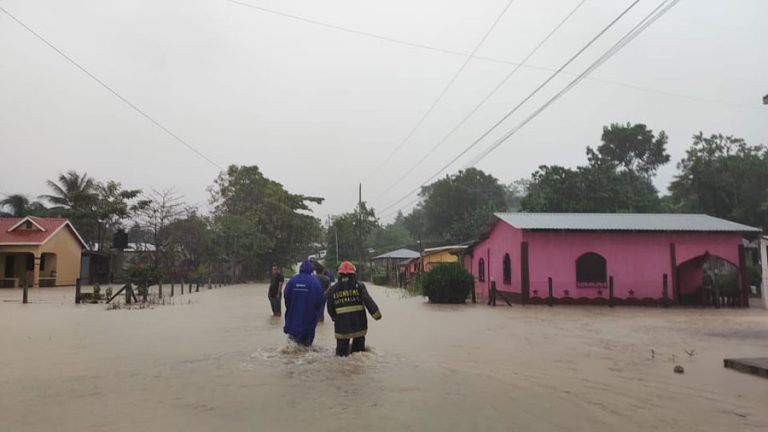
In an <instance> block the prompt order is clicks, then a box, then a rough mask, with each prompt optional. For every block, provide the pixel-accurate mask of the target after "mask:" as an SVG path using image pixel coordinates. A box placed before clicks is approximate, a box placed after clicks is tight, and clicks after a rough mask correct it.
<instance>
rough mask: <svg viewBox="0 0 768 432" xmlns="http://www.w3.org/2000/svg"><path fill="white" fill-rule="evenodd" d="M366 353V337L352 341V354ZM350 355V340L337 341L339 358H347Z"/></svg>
mask: <svg viewBox="0 0 768 432" xmlns="http://www.w3.org/2000/svg"><path fill="white" fill-rule="evenodd" d="M363 351H365V336H360V337H356V338H354V339H352V352H353V353H356V352H363ZM349 353H350V349H349V339H336V355H337V356H339V357H346V356H348V355H349Z"/></svg>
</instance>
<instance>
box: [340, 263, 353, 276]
mask: <svg viewBox="0 0 768 432" xmlns="http://www.w3.org/2000/svg"><path fill="white" fill-rule="evenodd" d="M339 273H341V274H355V273H357V269H356V268H355V265H354V264H352V263H351V262H349V261H344V262H343V263H341V265H340V266H339Z"/></svg>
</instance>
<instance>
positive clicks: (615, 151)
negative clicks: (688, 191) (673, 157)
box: [587, 123, 669, 177]
mask: <svg viewBox="0 0 768 432" xmlns="http://www.w3.org/2000/svg"><path fill="white" fill-rule="evenodd" d="M601 139H602V141H603V143H602V144H601V145H600V146H599V147H598V148H597V152H595V151H593V150H592V149H591V148H589V147H588V150H587V153H588V155H589V156H590V160H591V159H593V158H595V157H599V158H601V159H604V160H607V161H611V162H613V163H615V164H617V165H618V167H619V168H620V169H622V170H625V171H630V172H634V173H636V174H639V175H643V176H648V177H652V176H653V175H655V174H656V170H658V169H659V167H661V166H662V165H664V164H666V163H667V162H669V154H667V149H666V147H667V134H666V133H665V132H664V131H661V132H659V134H658V136H655V135H654V134H653V131H652V130H650V129H648V127H647V126H646V125H644V124H642V123H638V124H634V125H633V124H631V123H627V124H626V125H621V124H619V123H613V124H611V125H610V126H604V127H603V135H602V137H601Z"/></svg>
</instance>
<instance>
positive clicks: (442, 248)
mask: <svg viewBox="0 0 768 432" xmlns="http://www.w3.org/2000/svg"><path fill="white" fill-rule="evenodd" d="M466 248H467V245H453V246H438V247H433V248H426V249H424V253H425V254H426V255H431V254H435V253H438V252H445V251H453V250H464V249H466Z"/></svg>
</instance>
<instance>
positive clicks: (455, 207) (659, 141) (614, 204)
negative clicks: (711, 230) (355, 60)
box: [325, 123, 768, 257]
mask: <svg viewBox="0 0 768 432" xmlns="http://www.w3.org/2000/svg"><path fill="white" fill-rule="evenodd" d="M668 140H669V138H668V136H667V134H666V133H665V132H664V131H659V132H658V133H654V131H653V130H651V129H650V128H648V126H646V125H645V124H631V123H627V124H618V123H614V124H611V125H608V126H605V127H604V128H603V133H602V136H601V140H600V141H601V142H600V143H599V145H597V146H596V147H595V148H593V147H591V146H587V147H586V149H585V154H586V161H585V163H583V164H581V165H579V166H576V167H573V168H571V167H564V166H560V165H541V166H539V167H538V169H536V171H534V172H533V173H532V174H531V175H530V176H529V177H527V178H521V179H519V180H516V181H514V182H512V183H510V184H502V183H501V182H500V181H499V180H498V179H497V178H495V177H494V176H492V175H490V174H487V173H485V172H483V171H482V170H479V169H476V168H469V169H466V170H463V171H460V172H458V173H456V174H452V175H446V176H445V177H443V178H441V179H439V180H437V181H435V182H433V183H431V184H429V185H427V186H425V187H423V188H422V189H421V191H420V193H419V198H420V201H419V203H418V204H417V205H416V207H415V208H413V209H412V210H411V211H410V212H408V213H407V214H404V213H402V212H400V213H398V214H397V217H396V218H395V220H394V221H393V222H391V223H389V224H381V223H380V222H379V219H378V218H377V217H376V215H375V212H374V211H373V210H371V209H369V208H368V207H367V205H366V203H361V204H360V205H358V207H357V208H355V209H354V210H353V211H351V212H349V213H345V214H342V215H339V216H337V217H335V218H333V219H332V220H331V222H330V223H329V224H328V228H327V230H326V239H325V242H326V244H327V245H329V247H330V249H329V254H335V250H334V248H335V244H336V243H335V241H336V236H337V235H338V237H339V249H340V255H341V256H345V257H346V256H353V257H363V256H364V255H365V251H370V252H371V253H373V254H380V253H384V252H387V251H390V250H393V249H397V248H401V247H410V248H413V249H415V250H418V248H420V247H423V246H437V245H445V244H457V243H464V242H468V241H471V240H474V239H476V238H477V236H478V234H479V231H480V230H481V229H482V228H483V227H484V226H485V224H486V223H487V222H488V221H489V220H490V217H491V215H492V214H493V213H494V212H517V211H525V212H579V213H584V212H589V213H705V214H708V215H711V216H715V217H720V218H724V219H728V220H732V221H735V222H740V223H743V224H747V225H751V226H755V227H766V226H768V147H766V146H765V145H748V144H747V143H746V142H745V141H744V140H743V139H741V138H736V137H733V136H726V135H722V134H713V135H709V136H706V135H704V134H703V133H701V132H699V133H697V134H695V135H694V136H693V138H692V143H691V145H690V147H689V148H688V150H687V151H686V155H685V157H684V158H683V159H682V160H680V161H679V162H678V163H677V173H676V174H675V176H674V178H673V180H672V182H671V184H670V185H669V188H668V192H667V193H664V194H661V193H660V192H659V191H658V190H657V189H656V187H655V186H654V184H653V180H654V178H655V177H656V175H657V172H658V170H659V168H661V167H662V166H664V165H666V164H668V163H669V162H670V156H669V154H668V153H667V144H668ZM355 242H358V243H355Z"/></svg>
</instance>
